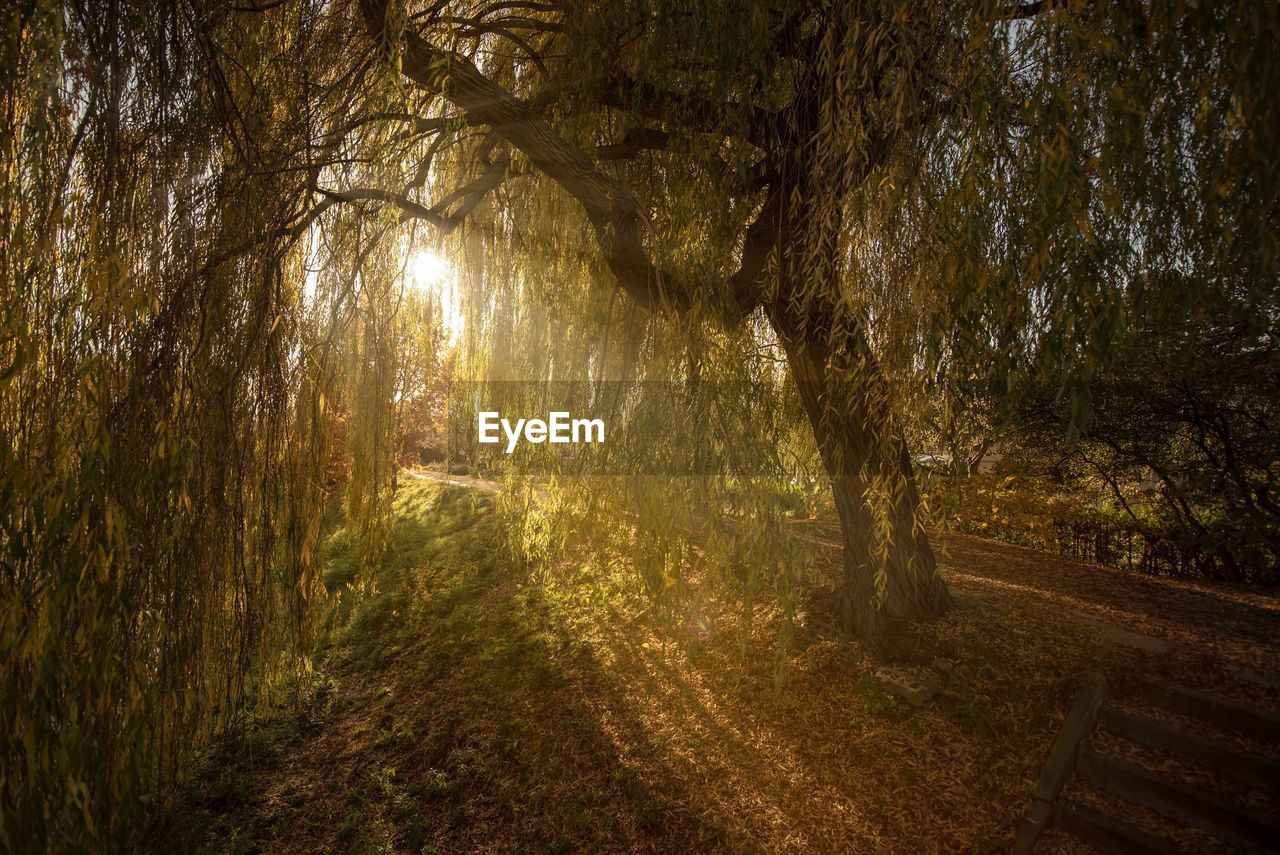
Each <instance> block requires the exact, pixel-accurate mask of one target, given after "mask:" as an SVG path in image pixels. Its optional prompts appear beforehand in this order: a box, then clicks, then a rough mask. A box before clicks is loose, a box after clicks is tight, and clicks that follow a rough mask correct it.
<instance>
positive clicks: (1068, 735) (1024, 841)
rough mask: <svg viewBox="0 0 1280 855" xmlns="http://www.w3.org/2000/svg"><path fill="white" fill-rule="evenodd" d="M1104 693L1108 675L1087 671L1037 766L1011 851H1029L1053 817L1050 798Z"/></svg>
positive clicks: (1070, 767)
mask: <svg viewBox="0 0 1280 855" xmlns="http://www.w3.org/2000/svg"><path fill="white" fill-rule="evenodd" d="M1106 697H1107V679H1106V677H1105V676H1103V674H1102V673H1101V672H1099V671H1093V672H1090V674H1089V676H1088V677H1087V678H1086V679H1085V684H1084V690H1083V691H1082V692H1080V694H1079V696H1077V697H1076V702H1075V703H1074V704H1073V705H1072V706H1071V712H1069V713H1067V720H1066V721H1064V722H1063V723H1062V730H1060V731H1058V738H1057V739H1056V740H1054V743H1053V748H1051V749H1050V750H1049V759H1048V760H1046V761H1045V764H1044V768H1043V769H1041V770H1040V780H1039V781H1037V782H1036V788H1035V790H1033V791H1032V794H1031V797H1032V799H1033V801H1032V805H1031V810H1029V811H1028V812H1027V816H1026V818H1025V819H1024V820H1023V821H1022V825H1021V826H1019V828H1018V834H1017V836H1016V837H1015V838H1014V840H1013V855H1028V853H1030V852H1031V847H1033V846H1034V845H1035V842H1036V841H1037V840H1038V839H1039V838H1040V835H1041V834H1042V833H1044V830H1045V829H1046V828H1048V826H1049V822H1050V821H1051V820H1052V818H1053V800H1054V799H1055V798H1057V796H1058V793H1059V791H1061V790H1062V787H1063V785H1064V784H1066V782H1067V779H1068V778H1070V777H1071V773H1072V772H1074V771H1075V768H1076V756H1077V753H1078V752H1079V749H1080V745H1081V744H1082V743H1083V742H1084V740H1085V738H1086V737H1087V736H1088V735H1089V733H1090V732H1091V731H1092V730H1093V726H1094V724H1095V723H1096V722H1097V720H1098V710H1099V708H1101V706H1102V702H1103V701H1104V700H1105V699H1106Z"/></svg>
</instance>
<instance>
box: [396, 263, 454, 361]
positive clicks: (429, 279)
mask: <svg viewBox="0 0 1280 855" xmlns="http://www.w3.org/2000/svg"><path fill="white" fill-rule="evenodd" d="M406 273H407V274H408V275H407V276H406V279H407V284H408V285H409V286H410V287H412V288H414V289H416V290H418V291H424V292H430V293H432V294H433V295H435V298H436V302H437V304H438V305H439V307H440V313H441V320H442V321H443V323H444V331H445V335H446V336H448V338H449V341H450V343H453V342H456V341H457V340H458V338H459V336H461V334H462V327H463V325H464V323H465V321H464V319H463V316H462V303H461V300H460V295H459V290H458V287H457V286H458V281H457V278H458V277H457V271H455V270H454V268H453V265H451V264H450V263H449V261H448V260H447V259H446V258H444V257H443V256H441V255H440V254H439V253H436V252H433V251H432V250H429V249H419V250H415V251H414V252H413V254H412V255H410V256H409V263H408V268H407V270H406Z"/></svg>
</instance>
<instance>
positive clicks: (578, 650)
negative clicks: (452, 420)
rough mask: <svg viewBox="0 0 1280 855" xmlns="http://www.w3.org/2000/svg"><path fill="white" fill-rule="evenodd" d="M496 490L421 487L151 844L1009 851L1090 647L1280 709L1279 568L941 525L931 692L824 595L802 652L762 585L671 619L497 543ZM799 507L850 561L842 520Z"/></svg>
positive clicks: (920, 634) (1131, 670)
mask: <svg viewBox="0 0 1280 855" xmlns="http://www.w3.org/2000/svg"><path fill="white" fill-rule="evenodd" d="M492 487H493V485H487V484H484V483H468V484H466V485H465V486H457V485H452V486H443V485H440V484H435V483H430V482H425V481H416V480H413V479H410V480H409V481H408V482H407V483H406V484H405V485H403V486H402V488H401V492H402V494H403V495H402V497H401V502H402V503H403V502H408V504H405V505H404V507H403V508H401V512H402V513H404V514H405V515H406V516H405V518H404V519H402V520H401V521H400V522H399V523H398V529H397V535H396V540H395V543H396V544H397V548H400V549H401V550H402V554H403V555H404V556H406V557H405V559H404V560H403V561H402V562H401V564H400V565H399V566H398V567H397V568H396V571H395V572H396V574H397V575H396V576H395V579H397V580H399V581H398V582H396V583H395V585H396V586H398V587H395V586H392V587H393V588H394V590H389V591H384V592H383V593H382V594H380V596H381V597H382V598H383V600H381V601H379V602H380V603H381V605H380V607H379V609H377V610H368V614H366V613H365V612H364V611H359V608H363V607H359V608H358V609H357V611H356V612H355V613H353V617H352V623H351V627H350V628H349V629H348V630H347V631H346V632H345V633H343V634H340V635H338V636H336V637H335V640H334V641H333V644H332V647H331V649H329V650H328V651H327V652H326V654H325V655H324V656H323V657H321V660H320V665H319V667H320V669H321V671H322V672H323V675H324V677H323V683H322V688H323V691H322V692H320V693H318V696H317V697H316V698H313V699H311V700H309V701H308V702H307V703H306V704H303V705H302V706H300V707H294V708H292V709H282V710H279V711H276V712H274V713H264V714H263V715H262V717H261V719H260V722H259V724H258V725H257V729H256V730H254V731H253V733H251V734H249V736H248V737H246V738H245V739H244V740H241V741H240V742H239V743H234V744H229V745H228V746H227V747H225V748H224V749H222V750H221V751H220V752H218V753H215V754H214V755H213V756H212V757H210V758H209V759H208V760H207V761H206V763H205V764H204V766H203V767H202V769H201V771H200V773H199V774H198V775H196V776H195V777H194V778H193V783H192V785H191V786H190V787H189V788H188V790H187V791H185V792H184V794H183V796H182V797H181V798H180V799H179V800H178V801H177V803H176V804H175V806H174V807H173V808H172V809H171V810H170V811H169V812H168V813H167V814H166V815H165V816H164V817H163V818H162V819H161V820H160V821H158V822H157V824H156V825H155V827H154V828H153V829H152V832H151V835H150V837H149V841H150V845H151V846H152V847H153V848H155V849H157V850H166V851H173V849H172V847H174V846H180V847H182V848H183V849H186V850H205V851H270V852H352V851H366V852H375V851H436V852H464V851H465V852H476V851H480V852H510V851H708V850H734V851H771V852H772V851H777V852H783V851H831V852H835V851H856V852H961V851H975V852H981V851H993V852H994V851H1003V850H1005V849H1007V847H1008V845H1009V842H1010V841H1011V840H1012V837H1013V833H1014V829H1015V827H1016V825H1017V823H1018V821H1019V819H1020V817H1021V816H1022V814H1023V812H1024V810H1025V809H1026V807H1027V803H1028V798H1029V794H1030V792H1031V789H1032V787H1033V785H1034V782H1035V779H1036V776H1037V775H1038V773H1039V769H1040V766H1041V764H1042V763H1043V761H1044V759H1045V756H1046V754H1047V752H1048V749H1049V746H1050V744H1051V742H1052V740H1053V737H1054V735H1055V733H1056V731H1057V728H1058V727H1059V726H1060V725H1061V722H1062V720H1063V718H1064V716H1065V713H1066V710H1067V708H1068V706H1069V704H1070V701H1071V699H1072V698H1073V696H1074V694H1075V692H1076V690H1077V689H1078V687H1079V686H1080V684H1081V682H1082V680H1083V678H1084V676H1085V675H1086V674H1087V673H1088V672H1090V671H1091V670H1095V669H1102V670H1104V671H1105V672H1106V673H1107V674H1108V676H1109V678H1110V680H1111V682H1112V684H1113V686H1115V687H1116V691H1117V693H1118V694H1120V695H1123V693H1124V684H1125V681H1126V679H1128V678H1129V676H1130V675H1133V674H1145V675H1156V676H1159V677H1161V678H1162V679H1169V680H1175V681H1178V682H1180V683H1184V684H1188V685H1193V686H1197V687H1200V688H1204V689H1207V690H1212V691H1214V692H1216V693H1218V694H1221V695H1226V696H1230V697H1235V698H1238V699H1241V700H1245V701H1249V702H1252V703H1256V704H1260V705H1264V706H1268V707H1271V708H1277V707H1280V689H1277V688H1276V687H1275V686H1273V685H1266V681H1265V680H1261V681H1260V680H1257V679H1252V678H1250V677H1248V676H1241V674H1242V672H1243V673H1245V674H1247V675H1253V677H1256V676H1258V675H1262V676H1264V677H1265V676H1267V675H1276V674H1280V634H1277V632H1276V629H1277V628H1278V627H1280V603H1278V602H1277V600H1276V598H1275V597H1274V596H1272V595H1270V594H1268V593H1265V592H1262V591H1258V590H1253V589H1249V588H1244V587H1239V586H1225V585H1214V584H1202V583H1191V582H1186V581H1175V580H1168V579H1154V578H1144V577H1140V576H1136V575H1133V574H1131V573H1127V572H1121V571H1117V570H1110V569H1106V568H1102V567H1097V566H1092V565H1087V564H1082V563H1080V562H1076V561H1072V560H1068V559H1064V558H1061V557H1058V556H1054V555H1048V554H1044V553H1040V552H1036V551H1032V550H1027V549H1022V548H1018V547H1012V546H1007V545H1004V544H1001V543H996V542H992V541H987V540H982V539H979V538H976V537H969V536H963V535H956V534H945V533H936V534H935V536H934V543H935V545H936V546H937V548H938V551H939V553H940V557H941V567H942V573H943V576H944V578H945V579H946V582H947V584H948V586H949V587H950V589H951V591H952V592H953V594H954V595H955V598H956V602H957V607H956V608H955V609H954V610H953V611H952V612H951V613H949V614H948V615H946V616H945V617H943V618H942V619H940V620H938V621H936V622H934V623H932V624H929V625H926V626H920V627H915V628H913V630H912V632H913V634H914V636H915V639H916V642H917V644H918V647H919V649H920V650H922V651H924V652H925V654H924V656H923V658H922V659H921V660H920V661H917V662H916V663H915V664H913V665H905V666H902V667H903V668H904V669H906V670H908V671H914V672H916V673H917V674H918V676H920V677H921V678H922V679H928V680H930V681H932V682H933V683H934V684H935V685H936V687H937V689H938V693H937V694H936V696H935V697H934V698H933V699H932V700H930V701H929V702H928V703H926V704H925V705H923V706H921V707H914V706H911V705H909V704H906V703H903V702H902V701H901V700H899V699H896V698H894V697H892V696H890V695H888V694H886V693H885V692H884V691H883V690H882V689H881V687H880V684H879V683H878V682H877V681H876V679H875V677H874V674H875V672H876V670H877V669H878V668H881V667H883V663H882V662H878V661H875V660H873V659H872V658H871V657H870V656H868V655H866V654H865V653H864V652H863V651H862V650H861V648H859V647H858V646H857V645H856V644H850V643H847V642H844V641H842V640H840V639H839V638H837V637H835V636H834V635H833V634H832V633H830V632H829V631H828V630H827V629H826V628H825V625H824V624H823V622H822V621H821V620H820V619H819V616H817V615H808V614H805V613H803V612H802V613H801V614H799V615H798V616H797V620H796V625H797V626H798V632H797V634H796V637H795V639H794V641H793V643H792V644H791V646H790V650H789V652H788V654H787V656H786V658H785V659H783V658H780V656H779V654H778V650H779V644H778V637H777V635H778V632H779V631H780V629H781V627H782V622H781V621H780V620H779V617H778V615H777V614H776V612H775V611H773V610H771V609H770V608H768V607H767V606H760V607H758V608H757V609H756V611H755V613H754V616H753V631H752V632H751V633H750V635H749V637H745V638H744V633H743V632H742V627H743V622H742V619H741V613H740V612H738V611H735V610H734V608H733V607H731V605H730V604H725V603H721V602H719V601H718V600H717V599H716V598H715V597H714V596H713V595H712V594H711V593H710V592H705V591H700V590H698V589H697V588H696V586H695V589H694V591H693V592H692V594H691V596H690V597H689V602H688V606H687V608H686V609H685V610H684V611H683V612H682V613H681V614H679V615H676V616H674V617H671V616H668V617H665V618H662V619H659V618H657V617H655V616H653V615H652V614H649V613H646V612H645V611H644V610H643V609H636V610H632V611H627V610H625V609H619V607H618V606H617V604H616V603H614V602H613V601H611V600H609V599H608V597H604V598H603V599H601V598H600V593H599V591H595V592H594V593H593V592H592V591H591V590H589V589H583V588H581V587H574V586H572V585H565V586H559V587H558V586H557V585H555V584H551V585H548V583H547V581H546V580H545V579H538V580H535V579H532V578H529V577H528V576H526V575H524V574H522V573H521V572H518V571H516V570H514V569H513V567H512V566H511V565H510V564H509V563H506V562H503V561H495V560H492V559H491V557H486V556H488V553H487V552H485V550H487V549H496V548H497V547H496V538H493V537H492V536H491V535H492V533H493V532H492V529H493V526H494V523H493V517H492V511H491V509H490V508H489V504H488V499H486V498H483V496H484V495H485V491H486V490H489V489H491V488H492ZM415 503H416V504H415ZM398 508H400V505H398ZM406 509H407V510H406ZM414 514H417V515H418V516H416V517H415V516H413V515H414ZM442 518H443V519H447V520H448V521H449V523H448V525H447V526H444V527H443V528H441V529H439V530H437V529H434V528H432V526H434V525H436V523H434V522H431V520H437V519H442ZM796 525H797V530H798V531H799V532H800V533H801V534H803V535H804V536H805V537H808V538H810V539H811V540H813V541H814V542H815V543H816V544H818V545H819V552H820V560H821V561H822V562H826V563H827V564H828V565H829V567H830V572H831V573H832V574H835V573H836V572H838V567H839V554H838V549H837V545H838V531H837V530H836V528H835V527H834V526H833V525H832V524H831V523H828V522H821V521H817V522H801V523H797V524H796ZM460 538H462V539H463V540H459V539H460ZM451 539H452V540H451ZM441 543H446V544H447V543H460V544H461V546H459V547H458V548H457V549H451V550H449V551H439V550H441V549H442V547H438V546H435V545H432V546H430V547H428V546H424V544H441ZM418 549H421V550H425V551H422V552H416V551H414V550H418ZM431 550H437V551H436V552H431ZM388 584H389V583H388ZM385 587H387V584H384V588H385ZM362 621H363V623H362ZM1108 627H1115V628H1118V629H1120V630H1124V631H1126V632H1128V633H1134V634H1137V635H1138V636H1142V637H1145V638H1149V639H1159V640H1162V641H1164V642H1167V645H1168V649H1167V651H1165V652H1159V653H1157V652H1153V650H1154V649H1156V648H1160V647H1162V645H1155V646H1154V647H1153V646H1152V645H1141V644H1140V645H1138V646H1133V645H1131V644H1126V643H1120V642H1118V641H1117V640H1116V639H1117V638H1119V639H1125V638H1126V636H1125V635H1124V634H1122V633H1121V634H1117V633H1112V632H1109V631H1108ZM926 659H927V660H928V661H927V662H926V661H923V660H926ZM255 734H256V736H255ZM255 739H256V741H255ZM1258 748H1259V750H1264V751H1269V750H1271V748H1272V747H1271V746H1260V747H1258ZM255 752H256V754H255ZM1049 844H1050V846H1051V847H1054V848H1059V849H1066V850H1070V849H1072V848H1073V845H1072V844H1071V843H1070V842H1069V841H1061V840H1054V839H1050V840H1049Z"/></svg>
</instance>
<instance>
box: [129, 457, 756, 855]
mask: <svg viewBox="0 0 1280 855" xmlns="http://www.w3.org/2000/svg"><path fill="white" fill-rule="evenodd" d="M489 505H490V503H489V499H488V498H487V497H485V496H482V495H480V494H477V493H475V492H473V491H468V490H465V489H461V488H456V487H442V486H440V485H437V484H430V483H422V482H418V483H410V484H406V485H405V486H404V487H402V488H401V489H400V490H399V491H398V493H397V497H396V506H395V525H394V529H393V531H392V535H391V548H390V549H389V550H388V553H387V557H386V559H385V560H384V561H383V562H382V563H381V565H380V566H379V567H378V568H377V569H376V571H375V572H374V573H373V574H371V575H372V578H371V579H370V580H369V582H368V584H366V585H365V586H364V589H363V590H357V589H358V588H360V586H359V585H358V584H357V580H358V576H359V574H358V572H357V567H356V560H355V557H354V555H353V551H352V547H351V543H350V540H349V538H348V536H347V534H346V532H345V531H342V530H339V531H337V532H336V533H335V534H334V535H333V536H332V537H331V538H330V540H329V542H328V544H327V546H326V559H327V561H326V568H327V569H326V575H325V579H326V584H327V586H328V587H329V588H330V589H331V592H332V594H333V595H334V608H335V616H334V621H335V629H334V630H333V631H332V632H331V633H330V635H329V637H328V638H327V639H326V640H325V641H324V643H322V645H321V646H320V649H319V650H318V652H317V665H318V670H319V672H320V674H321V676H320V678H319V679H318V680H317V689H316V690H315V692H314V694H313V696H312V697H310V698H309V699H308V701H307V702H306V703H304V704H302V705H300V706H298V707H295V708H289V709H282V710H278V711H276V712H275V713H273V714H270V715H264V716H262V717H261V718H260V720H259V721H258V723H257V724H256V725H255V726H254V727H253V728H251V729H250V731H249V733H248V734H246V735H245V736H244V737H243V738H241V739H237V740H234V741H229V742H228V743H227V744H226V745H223V746H221V747H220V748H219V749H218V750H217V751H215V752H214V753H213V754H212V755H211V756H210V757H209V758H208V759H207V760H206V761H205V762H204V764H203V766H202V768H201V770H200V771H199V773H198V774H196V775H195V776H194V777H193V780H192V783H191V785H190V786H189V788H188V789H187V790H186V791H185V792H184V793H183V794H182V795H181V796H180V798H179V799H178V801H177V803H176V806H175V808H174V809H173V810H172V811H171V812H169V813H168V814H167V815H166V816H164V817H163V818H162V819H161V820H160V821H159V822H158V823H157V824H156V825H155V826H154V827H153V828H152V829H151V832H150V834H149V837H148V844H149V848H151V849H153V850H155V851H190V852H252V851H269V852H390V851H404V852H421V851H474V850H477V849H483V850H501V851H513V850H519V851H530V850H534V851H601V850H622V849H625V850H632V851H634V850H668V849H673V848H677V847H679V848H688V847H690V846H692V847H694V848H697V849H704V850H705V849H717V848H729V847H732V846H734V845H735V842H736V843H741V841H733V840H730V839H728V837H727V836H726V833H725V832H724V831H723V830H722V829H720V828H718V827H716V826H715V825H714V824H711V823H708V822H707V821H706V820H705V819H703V818H702V817H699V816H695V815H691V814H690V813H689V812H688V811H687V810H685V809H684V808H683V807H682V806H683V805H685V804H686V803H687V802H688V799H687V797H686V794H685V793H684V792H683V790H684V787H683V784H682V782H681V781H677V780H676V779H674V778H672V777H670V776H666V775H664V774H663V771H662V769H661V768H660V767H653V766H649V765H647V764H646V763H645V758H646V756H647V755H650V754H652V753H655V752H657V751H658V750H659V748H660V746H657V745H654V744H649V743H650V736H649V734H648V733H646V729H645V725H644V723H643V722H641V721H639V720H638V719H636V718H634V717H631V716H629V715H627V714H626V713H625V712H623V711H622V708H621V707H619V706H617V705H613V704H609V705H607V710H606V705H602V704H601V703H600V699H599V698H598V697H596V692H597V691H598V689H599V687H601V686H603V685H604V684H605V680H604V679H602V674H601V665H600V663H599V662H598V661H597V659H596V656H595V654H594V653H593V652H592V648H591V647H590V646H589V645H586V644H583V643H579V642H578V641H575V640H574V639H572V638H570V637H569V636H568V635H567V634H566V633H565V631H564V629H563V627H562V626H561V625H560V624H559V623H557V621H555V620H554V619H553V618H552V616H551V613H550V612H551V610H550V609H549V608H548V604H547V603H546V601H545V599H544V597H543V594H542V593H541V589H540V588H539V587H538V586H536V585H533V584H526V583H525V582H524V580H523V579H522V576H521V573H520V571H519V570H518V569H517V568H516V567H515V565H514V563H513V562H512V561H511V560H510V559H509V558H507V557H506V553H505V550H504V548H503V546H502V543H501V539H500V537H499V532H498V531H497V523H496V521H495V517H494V515H493V513H492V509H491V508H490V506H489ZM602 712H604V714H603V715H602Z"/></svg>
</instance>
